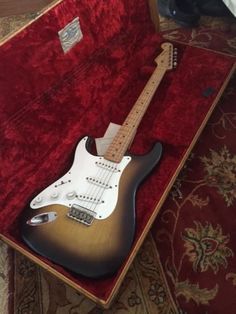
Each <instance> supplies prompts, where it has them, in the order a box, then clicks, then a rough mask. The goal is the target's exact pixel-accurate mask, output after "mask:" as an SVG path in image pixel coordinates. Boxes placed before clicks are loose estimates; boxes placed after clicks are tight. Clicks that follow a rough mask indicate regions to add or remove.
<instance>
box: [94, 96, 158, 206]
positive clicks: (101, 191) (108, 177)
mask: <svg viewBox="0 0 236 314" xmlns="http://www.w3.org/2000/svg"><path fill="white" fill-rule="evenodd" d="M150 94H151V93H150V92H146V93H145V94H144V96H143V97H142V101H143V102H146V101H147V100H150V98H151V97H150ZM151 96H152V95H151ZM144 113H145V112H144ZM130 120H131V119H130ZM132 120H133V123H136V122H137V121H140V120H141V117H140V116H138V117H137V116H136V117H134V118H132ZM132 133H133V130H131V129H130V127H128V132H127V131H126V138H125V141H123V145H122V146H127V144H128V143H127V142H130V138H131V137H130V135H131V134H132ZM121 136H122V134H120V137H121ZM118 138H119V137H118ZM122 148H123V147H122ZM107 162H110V161H107ZM110 164H112V165H113V166H114V165H116V166H117V165H119V164H120V163H113V162H110ZM116 166H114V170H113V171H109V170H108V171H104V172H103V176H102V177H100V179H101V182H103V183H104V185H105V186H106V185H108V186H109V183H110V180H111V178H112V176H113V174H114V172H115V171H116ZM106 172H107V175H106ZM109 174H110V175H109ZM104 176H105V178H104ZM108 188H109V187H108ZM106 189H107V188H106V187H104V188H102V187H98V188H97V191H96V193H97V194H93V195H91V197H93V198H96V199H101V198H102V195H103V194H104V192H105V191H106ZM94 192H95V191H94ZM93 206H94V208H93V211H95V209H96V208H97V206H98V205H97V204H96V203H94V204H91V206H90V209H92V207H93Z"/></svg>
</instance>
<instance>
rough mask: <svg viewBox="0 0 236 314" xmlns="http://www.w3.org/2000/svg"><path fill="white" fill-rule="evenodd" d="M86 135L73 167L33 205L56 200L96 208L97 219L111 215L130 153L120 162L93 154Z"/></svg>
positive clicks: (37, 205) (50, 203) (66, 203)
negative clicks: (87, 145)
mask: <svg viewBox="0 0 236 314" xmlns="http://www.w3.org/2000/svg"><path fill="white" fill-rule="evenodd" d="M87 139H88V137H84V138H83V139H82V140H81V141H80V142H79V144H78V146H77V148H76V152H75V158H74V162H73V165H72V167H71V168H70V170H69V171H68V172H67V173H66V174H65V175H64V176H63V177H61V178H60V179H59V180H57V181H56V182H54V183H53V184H51V185H50V186H48V187H47V188H46V189H45V190H43V191H42V192H41V193H40V194H38V195H37V196H36V197H35V198H34V199H33V200H32V201H31V203H30V206H31V208H32V209H37V208H41V207H44V206H48V205H53V204H60V205H64V206H67V207H71V206H72V205H74V204H76V205H78V206H82V207H83V208H86V209H89V210H91V211H94V212H95V213H96V215H95V218H96V219H105V218H107V217H109V216H110V215H111V213H112V212H113V211H114V209H115V207H116V203H117V199H118V187H119V181H120V177H121V174H122V172H123V170H124V169H125V168H126V166H127V165H128V163H129V162H130V161H131V157H130V156H125V157H123V159H122V161H121V162H120V163H118V164H117V163H114V162H111V161H108V160H106V159H104V158H103V157H99V156H94V155H91V154H90V153H89V152H88V151H87V150H86V141H87Z"/></svg>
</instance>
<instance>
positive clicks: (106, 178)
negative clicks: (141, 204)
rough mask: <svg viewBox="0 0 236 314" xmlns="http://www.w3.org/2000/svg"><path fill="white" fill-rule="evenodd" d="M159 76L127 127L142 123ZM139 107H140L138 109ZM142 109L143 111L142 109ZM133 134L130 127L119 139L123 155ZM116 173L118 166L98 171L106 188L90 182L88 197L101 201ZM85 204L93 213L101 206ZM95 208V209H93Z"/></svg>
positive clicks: (143, 97) (142, 98)
mask: <svg viewBox="0 0 236 314" xmlns="http://www.w3.org/2000/svg"><path fill="white" fill-rule="evenodd" d="M164 73H165V72H164ZM164 73H161V74H162V76H163V75H164ZM157 75H159V73H154V75H153V77H152V79H151V81H150V83H152V84H154V83H156V84H155V85H156V86H155V88H152V89H150V88H149V89H147V90H146V91H145V92H144V95H142V96H141V99H140V101H138V102H137V106H136V107H135V108H136V109H134V111H135V110H138V113H140V111H141V115H138V116H136V117H132V118H130V119H128V121H129V122H128V124H127V125H129V124H130V123H132V124H133V125H134V124H136V123H137V121H138V123H139V122H140V121H141V119H142V115H144V114H145V111H146V109H147V108H148V106H149V104H150V99H151V98H152V97H153V94H154V93H153V92H155V90H156V89H157V87H158V84H159V82H160V81H159V80H158V81H156V80H155V81H154V77H155V76H157ZM146 101H149V102H148V104H147V106H146V108H145V107H144V110H143V106H141V105H140V103H141V104H142V105H143V103H142V102H146ZM137 107H138V108H137ZM140 107H141V109H140ZM138 125H139V124H137V126H138ZM132 133H133V130H130V127H128V132H127V131H126V137H125V140H121V139H119V137H122V134H120V136H119V137H118V138H117V140H119V141H120V142H121V143H123V144H122V145H121V146H120V147H119V149H120V151H121V153H122V151H123V149H124V147H127V144H129V143H128V142H130V138H131V137H130V135H132ZM121 148H122V149H121ZM104 162H105V159H104ZM106 162H108V163H109V162H110V161H106ZM111 164H112V165H113V166H114V165H118V164H119V163H113V162H110V166H111ZM115 171H116V166H115V167H114V170H113V171H109V170H106V169H104V171H101V174H99V171H98V175H96V177H95V179H96V178H98V179H99V180H100V182H102V183H104V185H105V187H104V188H103V187H101V186H97V187H96V185H95V184H93V183H90V182H89V183H90V184H89V185H90V188H89V189H88V192H87V193H86V194H87V195H88V197H91V198H93V199H99V200H101V198H102V195H103V194H104V192H105V191H106V190H107V189H109V186H108V188H106V185H109V183H110V180H111V178H112V176H113V174H114V172H115ZM109 174H110V175H109ZM89 190H90V191H89ZM82 201H83V200H82ZM84 202H85V203H88V204H89V206H90V207H89V209H90V210H92V211H95V209H96V208H97V206H99V205H100V204H99V203H96V202H94V203H93V201H91V202H89V201H87V202H86V200H84ZM93 207H94V208H93ZM92 208H93V209H92Z"/></svg>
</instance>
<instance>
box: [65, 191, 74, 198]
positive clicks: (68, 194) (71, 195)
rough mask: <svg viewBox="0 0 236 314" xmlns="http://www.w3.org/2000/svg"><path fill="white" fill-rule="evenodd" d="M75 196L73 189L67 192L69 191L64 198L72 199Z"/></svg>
mask: <svg viewBox="0 0 236 314" xmlns="http://www.w3.org/2000/svg"><path fill="white" fill-rule="evenodd" d="M75 197H76V193H75V191H72V192H69V193H67V194H66V198H67V199H68V200H72V199H73V198H75Z"/></svg>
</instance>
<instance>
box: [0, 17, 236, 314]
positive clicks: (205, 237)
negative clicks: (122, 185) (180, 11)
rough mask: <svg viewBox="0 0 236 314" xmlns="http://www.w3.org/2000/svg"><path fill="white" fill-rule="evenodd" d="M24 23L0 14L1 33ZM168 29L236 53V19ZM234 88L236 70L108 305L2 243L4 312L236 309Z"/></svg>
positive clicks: (143, 313)
mask: <svg viewBox="0 0 236 314" xmlns="http://www.w3.org/2000/svg"><path fill="white" fill-rule="evenodd" d="M28 18H29V16H27V17H26V20H27V19H28ZM18 21H19V20H18V18H16V19H15V21H14V19H11V20H7V18H4V20H1V19H0V27H1V28H0V29H1V31H0V36H5V35H6V33H7V29H8V32H9V31H11V30H12V29H13V28H14V27H15V26H16V24H17V23H18ZM8 22H9V23H8ZM4 23H5V24H4ZM14 23H16V24H14ZM161 28H162V30H163V35H164V36H165V37H166V38H167V39H172V40H177V41H182V42H185V43H190V44H192V45H198V46H203V47H205V48H209V49H214V50H217V51H221V52H224V53H229V54H233V55H235V53H236V24H235V23H232V20H230V21H228V20H225V19H212V18H207V19H205V20H204V19H203V20H202V24H201V27H199V28H197V29H193V30H185V29H181V28H179V27H177V26H176V25H175V23H174V22H172V21H170V20H163V19H162V21H161ZM235 86H236V75H235V76H234V77H233V78H232V79H231V81H230V83H229V85H228V87H227V89H226V90H225V93H224V95H223V97H222V99H221V101H220V103H219V104H218V105H217V108H216V110H215V111H214V113H213V115H212V117H211V119H210V120H209V122H208V125H207V127H206V128H205V130H204V132H203V134H202V135H201V137H200V139H199V141H198V143H197V145H196V146H195V148H194V150H193V152H192V154H191V156H190V157H189V159H188V161H187V163H186V165H185V167H184V168H183V170H182V172H181V174H180V175H179V177H178V179H177V180H176V182H175V184H174V186H173V188H172V190H171V192H170V194H169V196H168V198H167V200H166V202H165V204H164V206H163V208H162V210H161V212H160V214H159V216H158V217H157V220H156V222H155V224H154V226H153V227H152V230H151V232H150V233H149V235H148V237H147V239H146V240H145V242H144V244H143V246H142V248H141V250H140V252H139V253H138V256H137V257H136V259H135V261H134V263H133V265H132V266H131V268H130V270H129V272H128V274H127V276H126V278H125V280H124V282H123V284H122V287H121V289H120V291H119V295H118V297H117V299H116V300H115V302H114V304H113V305H112V307H111V308H110V309H109V310H102V309H100V308H99V307H98V306H96V305H95V304H94V303H92V302H91V301H89V300H88V299H86V298H85V297H83V296H82V295H80V294H79V293H78V292H76V291H75V290H74V289H72V288H70V287H69V286H67V285H65V284H64V283H63V282H61V281H59V280H57V279H56V278H55V277H53V276H52V275H50V274H49V273H47V272H46V271H44V270H42V269H41V268H39V267H38V266H36V265H35V264H33V263H32V262H30V261H29V260H28V259H26V258H25V257H23V256H22V255H20V254H18V253H16V252H13V251H12V250H11V249H9V248H7V247H6V246H5V245H4V244H3V243H0V251H1V255H0V305H1V307H0V313H1V314H20V313H21V314H23V313H24V314H30V313H33V314H66V313H70V314H101V313H112V314H113V313H114V314H116V313H117V314H118V313H119V314H123V313H132V314H134V313H137V314H148V313H150V314H156V313H160V314H171V313H176V314H177V313H178V314H184V313H188V314H190V313H194V314H195V313H199V314H202V313H208V314H210V313H219V314H220V313H223V312H225V313H228V314H233V313H235V308H236V231H235V225H236V216H235V208H236V143H235V134H236V109H235V99H236V91H235ZM226 296H227V297H226Z"/></svg>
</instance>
